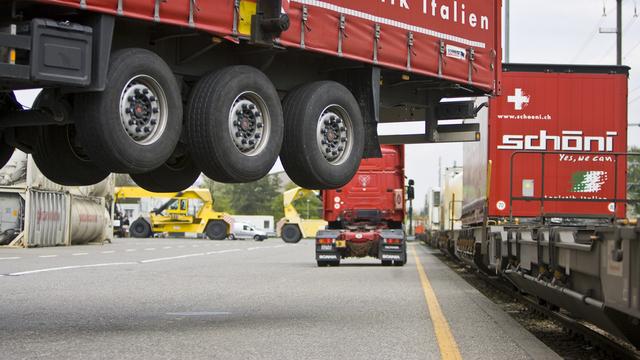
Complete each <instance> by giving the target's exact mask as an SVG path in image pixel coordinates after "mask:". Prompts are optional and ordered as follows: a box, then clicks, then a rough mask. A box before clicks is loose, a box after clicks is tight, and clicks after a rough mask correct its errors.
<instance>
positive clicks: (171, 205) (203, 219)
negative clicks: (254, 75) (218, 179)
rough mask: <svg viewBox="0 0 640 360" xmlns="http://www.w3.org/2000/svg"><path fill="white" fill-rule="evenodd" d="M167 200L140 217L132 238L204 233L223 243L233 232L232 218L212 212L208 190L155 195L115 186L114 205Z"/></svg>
mask: <svg viewBox="0 0 640 360" xmlns="http://www.w3.org/2000/svg"><path fill="white" fill-rule="evenodd" d="M141 198H152V199H167V201H166V202H165V203H163V204H162V205H161V206H159V207H158V208H156V209H153V210H152V211H151V212H150V213H149V214H148V216H145V215H141V216H140V217H139V218H137V219H136V220H134V221H133V222H132V223H131V225H130V227H129V235H130V236H131V237H139V238H146V237H152V236H153V235H154V234H162V233H169V234H184V233H196V234H202V235H205V236H206V237H208V238H209V239H212V240H224V239H226V238H227V237H228V236H229V234H230V233H231V229H232V228H233V218H232V217H231V216H229V214H227V213H223V212H218V211H215V210H214V209H213V198H212V197H211V193H210V192H209V190H207V189H186V190H184V191H180V192H170V193H154V192H150V191H147V190H145V189H143V188H140V187H137V186H121V187H116V193H115V203H116V207H117V204H118V201H119V200H123V199H141Z"/></svg>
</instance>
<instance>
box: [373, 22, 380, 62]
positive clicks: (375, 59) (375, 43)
mask: <svg viewBox="0 0 640 360" xmlns="http://www.w3.org/2000/svg"><path fill="white" fill-rule="evenodd" d="M379 41H380V24H375V26H374V27H373V63H374V64H378V42H379Z"/></svg>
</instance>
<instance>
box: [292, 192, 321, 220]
mask: <svg viewBox="0 0 640 360" xmlns="http://www.w3.org/2000/svg"><path fill="white" fill-rule="evenodd" d="M293 207H295V208H296V210H298V213H299V214H300V216H302V218H303V219H319V218H322V200H321V198H320V197H318V196H316V195H315V194H314V193H313V192H309V193H308V194H307V195H305V196H303V197H301V198H300V199H298V200H295V201H294V202H293ZM307 209H308V210H309V211H308V213H307Z"/></svg>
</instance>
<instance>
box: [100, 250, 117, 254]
mask: <svg viewBox="0 0 640 360" xmlns="http://www.w3.org/2000/svg"><path fill="white" fill-rule="evenodd" d="M114 252H115V251H114V250H107V251H102V252H101V253H102V254H113V253H114Z"/></svg>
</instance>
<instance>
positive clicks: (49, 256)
mask: <svg viewBox="0 0 640 360" xmlns="http://www.w3.org/2000/svg"><path fill="white" fill-rule="evenodd" d="M38 257H40V258H53V257H58V255H40V256H38Z"/></svg>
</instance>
